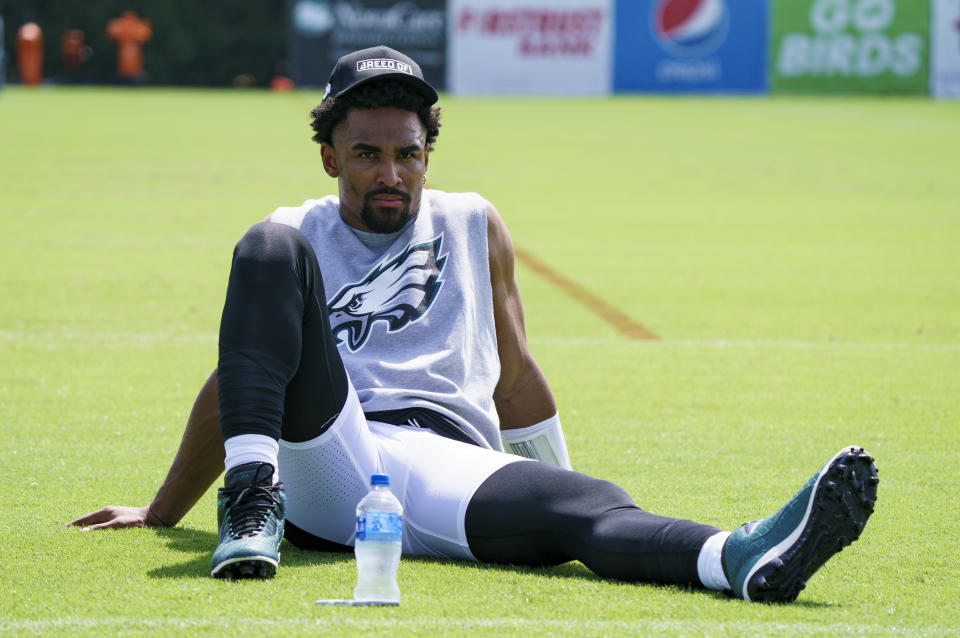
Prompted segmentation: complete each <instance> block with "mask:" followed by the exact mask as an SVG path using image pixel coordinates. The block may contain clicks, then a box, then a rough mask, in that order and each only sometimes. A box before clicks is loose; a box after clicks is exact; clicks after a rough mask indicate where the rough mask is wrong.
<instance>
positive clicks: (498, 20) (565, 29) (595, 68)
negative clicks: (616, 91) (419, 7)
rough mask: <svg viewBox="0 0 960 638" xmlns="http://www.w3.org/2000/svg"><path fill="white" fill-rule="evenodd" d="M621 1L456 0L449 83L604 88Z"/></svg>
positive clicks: (550, 89) (565, 90) (460, 88)
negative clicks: (519, 0) (616, 11)
mask: <svg viewBox="0 0 960 638" xmlns="http://www.w3.org/2000/svg"><path fill="white" fill-rule="evenodd" d="M613 10H614V5H613V0H530V1H529V2H524V3H523V4H519V5H518V3H516V2H514V1H511V0H450V2H449V4H448V11H449V13H448V14H447V15H448V20H447V24H448V29H449V30H448V34H447V38H448V40H447V42H448V44H447V50H448V53H449V58H448V60H447V88H448V89H449V90H451V91H452V92H454V93H461V94H473V95H476V94H490V93H495V94H504V93H513V94H564V95H569V94H603V93H609V92H610V90H611V86H612V79H613V78H612V76H613V71H612V69H613V64H612V55H613V54H612V49H613V37H612V31H613V29H612V26H613Z"/></svg>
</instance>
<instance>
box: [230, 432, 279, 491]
mask: <svg viewBox="0 0 960 638" xmlns="http://www.w3.org/2000/svg"><path fill="white" fill-rule="evenodd" d="M223 450H224V451H225V452H226V453H227V456H226V458H225V459H223V467H224V469H226V470H227V471H228V472H229V471H230V470H232V469H233V468H235V467H237V466H238V465H243V464H244V463H269V464H270V465H272V466H273V483H276V482H277V480H278V479H277V474H278V471H277V470H278V464H277V454H278V453H279V451H280V444H279V443H277V441H276V440H275V439H273V438H272V437H269V436H266V435H263V434H239V435H237V436H231V437H230V438H229V439H227V440H226V441H224V442H223Z"/></svg>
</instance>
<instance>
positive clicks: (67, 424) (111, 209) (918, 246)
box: [0, 87, 960, 636]
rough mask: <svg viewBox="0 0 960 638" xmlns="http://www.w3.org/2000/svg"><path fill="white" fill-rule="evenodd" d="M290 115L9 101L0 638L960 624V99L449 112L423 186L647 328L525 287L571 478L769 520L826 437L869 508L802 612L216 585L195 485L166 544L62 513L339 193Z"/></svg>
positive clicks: (666, 101)
mask: <svg viewBox="0 0 960 638" xmlns="http://www.w3.org/2000/svg"><path fill="white" fill-rule="evenodd" d="M318 99H319V95H318V94H315V93H304V92H294V93H289V94H269V93H266V92H237V91H226V90H223V91H188V90H151V89H146V90H128V91H123V90H114V89H105V88H96V89H68V88H63V87H58V88H42V89H40V90H33V91H29V90H24V89H20V88H18V87H7V88H6V89H4V90H3V91H2V92H0V184H2V186H0V299H2V303H0V423H2V433H0V458H2V463H3V464H4V472H3V475H4V476H6V477H7V478H6V481H7V483H6V486H5V488H4V489H3V490H0V543H2V548H3V560H2V561H0V634H5V635H18V636H19V635H37V634H57V635H102V634H116V635H131V634H134V635H163V634H189V635H214V636H219V635H230V634H237V633H239V632H241V631H250V630H253V631H261V632H264V635H281V634H282V635H288V634H290V635H308V634H309V635H316V634H319V633H320V632H327V633H332V634H337V635H346V634H353V633H357V632H359V631H363V632H365V634H367V635H420V636H434V635H461V634H470V635H492V636H503V635H521V634H522V635H578V636H603V635H654V634H663V635H746V634H758V635H759V634H763V635H791V634H797V635H830V636H837V635H903V636H942V635H958V634H960V611H958V608H960V575H958V568H960V560H958V555H960V554H958V550H957V547H958V545H960V524H958V522H957V507H956V503H955V501H954V498H955V494H956V491H957V489H958V487H960V469H958V464H957V449H958V444H960V427H958V424H960V398H958V396H960V246H958V244H960V171H958V161H957V153H958V149H960V103H936V102H932V101H929V100H925V99H866V98H864V99H844V98H835V99H816V98H789V99H785V98H749V99H747V98H665V97H617V98H610V99H565V100H555V99H510V100H507V99H496V100H494V99H470V100H467V99H455V98H445V99H444V100H442V102H441V103H442V105H443V107H444V113H445V116H444V122H445V124H444V127H443V130H442V134H441V136H440V139H439V144H438V149H437V151H436V153H435V154H434V155H433V156H432V161H431V164H430V172H429V177H430V183H431V184H432V185H434V186H436V187H439V188H444V189H446V190H475V191H478V192H480V193H482V194H484V195H485V196H486V197H488V198H489V199H490V200H491V201H493V202H494V203H495V204H496V205H497V207H498V208H499V210H500V211H501V213H502V214H503V216H504V218H505V219H506V220H507V223H508V225H509V226H510V228H511V230H512V233H513V238H514V241H515V242H516V244H517V246H518V247H521V248H523V249H524V250H526V251H527V252H530V253H532V254H534V255H536V256H537V257H538V258H539V259H540V260H541V261H543V262H545V263H547V264H548V265H549V266H550V267H551V268H552V269H553V270H555V271H557V272H559V273H562V274H563V275H564V276H565V277H567V278H569V279H570V280H572V281H575V282H576V283H577V284H579V285H580V286H582V287H583V288H585V289H587V290H589V291H591V292H592V293H593V294H594V295H596V296H597V297H599V298H601V299H603V300H604V301H605V302H607V303H609V304H610V305H612V306H614V307H616V308H618V309H620V310H621V311H622V312H624V313H626V314H627V315H629V316H630V317H631V318H632V319H634V320H635V321H637V322H640V323H642V324H643V325H645V326H646V327H647V328H649V329H650V330H652V331H653V332H655V333H657V334H658V335H660V336H661V337H662V338H661V339H660V340H659V341H631V340H628V339H626V338H624V337H622V336H620V335H619V333H618V332H617V331H616V330H615V329H614V328H613V327H612V326H610V325H608V324H607V323H605V322H603V321H602V320H601V319H599V318H598V317H597V315H596V314H595V313H594V312H593V309H591V308H589V307H587V306H585V305H584V304H582V303H578V302H577V301H575V300H573V299H572V298H571V297H570V296H569V295H567V294H566V293H565V292H564V291H563V290H562V289H560V288H558V287H557V286H555V285H554V284H552V283H550V282H549V281H548V280H546V279H544V278H542V277H540V276H539V275H537V274H536V273H535V272H533V271H532V270H530V269H529V268H527V267H525V266H524V265H523V264H521V265H520V266H519V267H518V278H519V280H520V285H521V289H522V290H523V293H524V300H525V309H526V314H527V329H528V334H529V337H530V342H531V344H532V347H533V349H534V353H535V355H536V356H537V358H538V360H539V361H540V363H541V366H542V367H543V368H544V370H545V371H546V373H547V376H548V377H549V378H550V379H551V382H552V385H553V388H554V391H555V393H556V394H557V397H558V401H559V404H560V410H561V417H562V418H563V423H564V428H565V430H566V435H567V441H568V444H569V446H570V451H571V457H572V459H573V463H574V466H575V467H576V468H577V469H579V470H582V471H585V472H588V473H591V474H594V475H597V476H600V477H603V478H608V479H611V480H614V481H616V482H618V483H619V484H621V485H623V486H624V487H625V488H627V489H628V490H629V491H630V492H631V493H632V494H633V495H634V496H635V498H636V500H637V502H638V503H639V504H640V505H641V506H643V507H645V508H647V509H650V510H652V511H655V512H658V513H662V514H666V515H673V516H683V517H686V518H693V519H696V520H700V521H703V522H706V523H711V524H714V525H717V526H720V527H725V528H732V527H734V526H736V525H739V524H740V523H742V522H744V521H746V520H749V519H752V518H757V517H760V516H764V515H767V514H769V513H771V512H772V511H773V510H775V509H776V508H777V507H779V506H780V504H781V503H782V502H784V501H785V500H786V499H787V498H788V497H789V496H790V495H791V494H792V493H793V492H794V491H795V489H796V488H797V487H799V486H800V485H801V484H802V483H803V482H804V481H805V480H806V479H807V478H808V476H809V475H810V474H811V473H812V472H813V471H815V470H816V469H817V468H818V467H819V466H820V464H821V463H822V462H824V461H825V460H826V459H828V458H829V457H830V456H831V455H832V454H833V453H834V452H835V451H836V450H837V449H839V448H840V447H842V446H844V445H846V444H848V443H858V444H861V445H863V446H865V447H866V448H867V449H868V450H869V451H870V452H871V453H872V454H873V455H874V456H875V457H876V459H877V465H878V467H879V470H880V477H881V484H880V492H879V500H878V503H877V509H876V513H875V515H874V517H873V518H872V519H871V521H870V524H869V525H868V526H867V529H866V531H865V532H864V534H863V536H862V537H861V539H860V541H859V542H857V543H855V544H854V545H853V546H851V547H850V548H849V549H847V550H846V551H844V552H843V553H842V554H841V555H839V556H837V557H836V558H835V559H834V560H833V561H831V562H830V563H828V564H827V565H826V566H825V567H824V568H823V569H822V570H821V571H820V572H819V573H818V574H817V575H816V576H815V577H814V578H813V579H812V580H811V582H810V583H809V585H808V587H807V590H806V591H805V592H804V593H803V594H801V597H800V599H799V601H798V602H797V603H796V604H793V605H788V606H764V605H753V604H748V603H743V602H740V601H736V600H730V599H727V598H725V597H723V596H721V595H717V594H714V593H709V592H702V591H688V590H683V589H677V588H672V587H655V586H644V585H633V584H625V583H618V582H609V581H604V580H600V579H598V578H596V577H594V576H592V575H591V574H590V573H589V572H588V571H587V570H586V569H585V568H583V567H582V566H580V565H578V564H568V565H564V566H561V567H559V568H555V569H543V570H530V569H519V568H516V569H513V568H502V567H486V566H480V565H474V564H469V563H457V562H439V561H433V560H417V559H409V560H406V559H405V560H404V561H403V562H402V564H401V567H400V580H401V589H402V591H403V604H402V606H401V607H399V608H394V609H389V608H388V609H376V608H354V609H344V608H318V607H315V606H314V605H313V601H314V600H315V599H317V598H339V597H349V596H350V595H351V592H352V587H353V581H354V578H355V572H354V563H353V561H352V558H351V557H350V556H343V555H335V554H320V553H311V552H301V551H298V550H296V549H294V548H293V547H291V546H290V545H288V544H284V546H283V567H282V569H281V570H280V572H279V573H278V576H277V578H276V579H274V580H273V581H269V582H240V583H229V582H220V581H215V580H213V579H211V578H210V577H209V575H208V574H209V571H208V570H209V559H210V553H211V552H212V550H213V547H214V545H215V535H216V520H215V519H216V515H215V494H214V492H213V491H211V492H209V493H208V494H207V495H206V496H205V497H204V499H203V500H202V501H201V503H200V504H199V505H198V506H197V507H196V508H194V510H193V511H192V512H191V513H190V514H189V515H188V516H187V517H186V518H185V519H184V520H183V521H182V523H181V524H180V525H179V526H177V527H176V528H173V529H167V530H160V531H156V530H123V531H115V532H97V533H82V532H80V531H79V530H78V529H76V528H72V529H66V528H64V526H63V524H64V523H65V522H66V521H69V520H71V519H72V518H74V517H75V516H77V515H79V514H81V513H84V512H87V511H90V510H92V509H96V508H98V507H100V506H101V505H107V504H125V505H142V504H145V503H147V502H148V501H149V499H150V498H151V497H152V496H153V494H154V492H155V490H156V488H157V486H158V485H159V483H160V481H161V480H162V479H163V477H164V475H165V473H166V470H167V468H168V466H169V462H170V460H171V458H172V456H173V453H174V452H175V450H176V447H177V445H178V443H179V438H180V434H181V432H182V428H183V423H184V422H185V419H186V416H187V413H188V411H189V409H190V407H191V404H192V401H193V398H194V396H195V393H196V391H197V389H198V388H199V386H200V384H201V382H202V381H203V379H204V378H205V377H206V375H207V374H208V373H209V372H210V370H211V369H212V368H213V366H214V365H215V362H216V356H217V337H216V335H217V329H218V322H219V314H220V310H221V308H222V303H223V295H224V290H225V283H226V277H227V270H228V266H229V259H230V252H231V250H232V247H233V244H234V243H235V242H236V240H237V239H238V238H239V237H240V235H241V234H242V232H243V231H244V229H245V228H246V227H247V226H249V225H250V224H252V223H254V222H256V221H258V220H260V219H261V218H263V217H264V215H266V214H267V213H269V212H270V211H271V210H272V209H273V208H274V207H276V206H278V205H295V204H299V203H300V202H302V201H303V200H304V199H307V198H309V197H316V196H320V195H323V194H326V193H329V192H333V189H334V188H335V184H334V183H333V182H332V181H331V180H329V179H328V178H327V177H326V176H325V175H324V174H323V172H322V170H321V167H320V160H319V149H318V148H317V147H316V146H315V145H313V144H312V143H311V142H310V141H309V133H310V131H309V128H308V119H307V113H308V110H309V108H310V107H311V106H312V105H313V103H314V102H315V101H316V100H318Z"/></svg>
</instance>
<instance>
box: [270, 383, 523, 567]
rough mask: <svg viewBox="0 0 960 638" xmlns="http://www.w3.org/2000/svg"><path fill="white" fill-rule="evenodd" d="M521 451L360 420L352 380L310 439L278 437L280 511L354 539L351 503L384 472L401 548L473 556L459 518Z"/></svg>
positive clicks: (316, 531)
mask: <svg viewBox="0 0 960 638" xmlns="http://www.w3.org/2000/svg"><path fill="white" fill-rule="evenodd" d="M524 460H525V459H523V458H521V457H518V456H514V455H512V454H505V453H503V452H497V451H494V450H490V449H485V448H481V447H478V446H475V445H470V444H467V443H461V442H459V441H453V440H451V439H447V438H444V437H441V436H439V435H437V434H435V433H433V432H431V431H430V430H424V429H420V428H414V427H405V426H397V425H391V424H388V423H378V422H374V421H367V420H366V418H365V417H364V414H363V410H362V409H361V408H360V401H359V400H358V399H357V394H356V391H355V390H354V388H353V385H352V384H351V385H350V387H349V389H348V392H347V400H346V404H345V405H344V408H343V410H342V411H341V412H340V415H339V416H338V417H337V418H336V420H335V421H334V423H333V425H332V426H330V428H328V429H327V431H326V432H324V433H323V434H322V435H320V436H318V437H317V438H315V439H313V440H311V441H305V442H303V443H291V442H289V441H284V440H282V439H281V440H280V453H279V458H278V461H279V465H280V480H281V481H283V483H284V485H285V488H286V490H285V491H286V496H287V518H288V519H289V520H290V522H292V523H293V524H295V525H296V526H297V527H299V528H301V529H303V530H304V531H306V532H309V533H311V534H313V535H314V536H319V537H320V538H324V539H326V540H329V541H333V542H336V543H341V544H343V545H353V539H354V532H355V522H356V507H357V503H358V502H359V501H360V499H361V498H363V496H364V495H365V494H366V493H367V490H368V489H369V484H370V475H371V474H389V475H390V489H391V490H392V491H393V493H394V494H395V495H396V497H397V498H398V499H400V502H401V504H403V553H404V554H417V555H424V556H440V557H446V558H463V559H469V560H476V559H475V558H474V556H473V554H472V553H470V548H469V546H468V545H467V535H466V531H465V529H464V518H465V516H466V511H467V505H468V504H469V503H470V499H471V498H472V497H473V494H474V493H475V492H476V491H477V488H479V487H480V485H481V483H483V482H484V481H485V480H486V479H487V478H488V477H489V476H490V475H491V474H493V473H494V472H496V471H497V470H499V469H500V468H501V467H503V466H504V465H507V464H508V463H514V462H518V461H524Z"/></svg>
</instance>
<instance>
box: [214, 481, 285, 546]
mask: <svg viewBox="0 0 960 638" xmlns="http://www.w3.org/2000/svg"><path fill="white" fill-rule="evenodd" d="M267 467H269V466H267ZM258 476H259V471H258V473H257V476H255V477H254V478H253V480H252V481H251V482H250V484H249V485H247V486H245V487H242V488H241V487H236V488H233V489H225V490H224V491H225V492H227V494H228V495H229V496H231V497H233V498H231V501H232V502H231V503H230V527H231V528H232V531H233V534H234V536H254V535H255V534H256V533H257V532H259V531H260V530H261V529H262V528H263V526H264V524H265V523H266V522H267V521H268V520H269V518H270V515H271V513H272V512H273V510H274V508H276V507H280V506H281V505H282V502H281V501H280V498H279V497H278V496H277V493H278V492H280V490H281V486H280V485H258V480H257V477H258ZM234 493H235V494H236V495H235V496H234Z"/></svg>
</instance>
